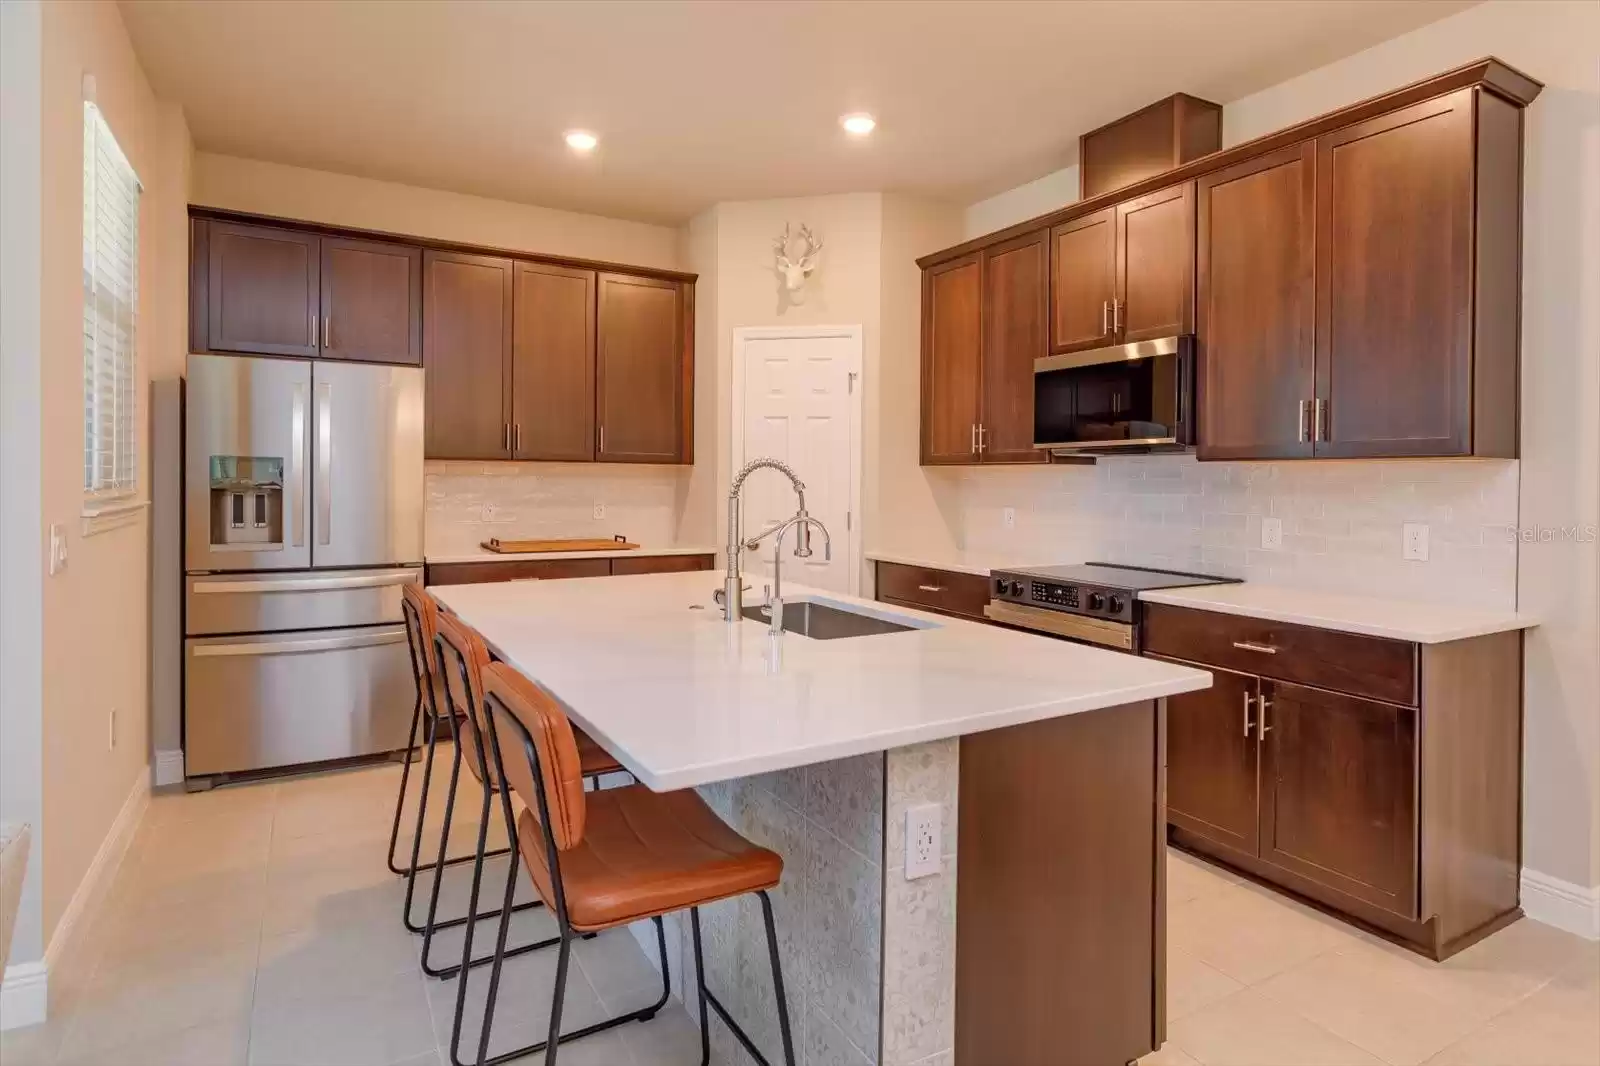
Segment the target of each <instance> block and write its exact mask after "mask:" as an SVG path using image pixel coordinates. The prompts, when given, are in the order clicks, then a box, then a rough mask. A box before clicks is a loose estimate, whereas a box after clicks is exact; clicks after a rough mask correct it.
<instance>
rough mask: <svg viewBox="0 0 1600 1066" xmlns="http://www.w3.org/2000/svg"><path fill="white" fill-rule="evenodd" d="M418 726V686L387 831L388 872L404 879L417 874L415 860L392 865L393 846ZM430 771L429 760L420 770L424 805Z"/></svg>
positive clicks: (430, 747)
mask: <svg viewBox="0 0 1600 1066" xmlns="http://www.w3.org/2000/svg"><path fill="white" fill-rule="evenodd" d="M420 724H422V689H421V687H420V686H419V687H418V689H417V702H416V704H415V705H414V706H413V707H412V708H411V732H410V733H409V734H407V735H406V760H405V762H404V763H402V764H401V766H400V795H399V796H397V797H396V798H395V801H394V825H393V827H392V828H390V830H389V872H390V873H392V874H394V875H395V876H397V877H404V876H406V875H407V874H414V873H416V872H417V859H416V856H414V855H413V856H412V858H411V866H410V867H409V868H408V869H404V870H403V869H401V868H400V867H398V866H396V865H395V864H394V846H395V844H396V843H398V842H399V840H400V815H401V813H402V812H403V811H404V810H405V806H406V785H407V784H409V783H410V781H411V753H412V752H413V751H415V750H416V749H417V726H419V725H420ZM428 754H429V755H430V756H431V755H432V754H433V745H432V743H431V742H430V743H429V745H428ZM430 769H432V762H431V760H430V761H429V762H428V763H427V764H425V765H424V766H423V769H422V796H421V798H420V800H419V802H420V803H422V804H426V803H427V801H428V771H429V770H430ZM417 830H418V833H419V834H420V832H421V830H422V811H421V810H418V811H417Z"/></svg>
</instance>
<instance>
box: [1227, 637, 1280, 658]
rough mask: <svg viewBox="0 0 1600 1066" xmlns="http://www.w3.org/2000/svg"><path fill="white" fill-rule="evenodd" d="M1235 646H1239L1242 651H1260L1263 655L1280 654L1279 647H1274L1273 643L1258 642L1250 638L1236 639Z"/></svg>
mask: <svg viewBox="0 0 1600 1066" xmlns="http://www.w3.org/2000/svg"><path fill="white" fill-rule="evenodd" d="M1233 646H1234V647H1235V648H1238V649H1239V650H1240V651H1259V652H1260V653H1261V654H1263V655H1276V654H1278V649H1277V648H1274V647H1273V646H1272V645H1271V644H1257V643H1255V642H1254V641H1249V640H1236V641H1234V642H1233Z"/></svg>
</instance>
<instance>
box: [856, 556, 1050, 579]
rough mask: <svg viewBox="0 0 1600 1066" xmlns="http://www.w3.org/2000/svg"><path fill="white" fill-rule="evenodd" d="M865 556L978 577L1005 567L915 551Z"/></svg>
mask: <svg viewBox="0 0 1600 1066" xmlns="http://www.w3.org/2000/svg"><path fill="white" fill-rule="evenodd" d="M866 556H867V558H868V559H870V560H872V561H873V562H875V563H899V564H901V565H902V566H922V567H926V568H928V569H929V570H949V571H951V572H952V573H956V574H977V575H978V576H979V577H988V576H989V571H990V570H1004V569H1006V565H1003V564H999V563H995V564H993V565H991V561H990V560H976V559H970V558H966V557H962V558H959V559H953V560H952V559H948V558H944V559H940V558H935V557H933V556H931V555H924V554H919V553H916V552H899V551H878V550H870V551H868V552H867V553H866ZM1041 565H1043V564H1041Z"/></svg>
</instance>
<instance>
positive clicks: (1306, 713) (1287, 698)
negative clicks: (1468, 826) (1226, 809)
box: [1261, 681, 1417, 918]
mask: <svg viewBox="0 0 1600 1066" xmlns="http://www.w3.org/2000/svg"><path fill="white" fill-rule="evenodd" d="M1262 696H1263V697H1264V706H1263V709H1262V711H1261V713H1262V714H1263V715H1264V717H1265V726H1266V730H1267V732H1266V736H1265V740H1264V742H1263V752H1262V759H1263V762H1262V766H1261V858H1263V859H1265V860H1266V861H1268V862H1271V863H1274V864H1275V865H1278V866H1281V867H1283V868H1284V869H1286V870H1290V871H1292V872H1294V873H1297V874H1300V875H1301V876H1303V877H1308V878H1310V879H1312V880H1314V881H1317V882H1318V883H1320V884H1324V885H1327V886H1328V887H1330V888H1333V889H1336V890H1338V891H1340V892H1344V893H1347V894H1349V895H1352V896H1355V897H1357V898H1359V899H1364V900H1367V901H1368V902H1371V903H1375V904H1377V905H1378V906H1380V907H1384V908H1386V909H1387V910H1390V911H1393V912H1394V913H1396V914H1399V915H1402V916H1404V917H1408V918H1410V917H1415V916H1416V913H1417V822H1416V787H1417V743H1416V741H1417V720H1416V715H1417V712H1416V710H1415V709H1414V708H1411V707H1395V706H1392V705H1390V704H1387V703H1377V702H1374V701H1372V700H1363V699H1357V698H1355V697H1354V696H1341V695H1338V694H1336V693H1332V692H1324V691H1322V690H1321V689H1314V688H1303V687H1301V686H1299V685H1290V684H1286V683H1284V682H1280V681H1269V682H1264V683H1263V684H1262Z"/></svg>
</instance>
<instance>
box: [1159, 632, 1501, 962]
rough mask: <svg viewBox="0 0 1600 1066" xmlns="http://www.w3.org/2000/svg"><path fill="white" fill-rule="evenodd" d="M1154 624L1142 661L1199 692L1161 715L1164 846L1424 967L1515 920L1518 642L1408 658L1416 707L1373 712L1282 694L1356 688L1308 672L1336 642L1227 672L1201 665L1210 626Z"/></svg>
mask: <svg viewBox="0 0 1600 1066" xmlns="http://www.w3.org/2000/svg"><path fill="white" fill-rule="evenodd" d="M1157 617H1160V618H1162V619H1164V620H1163V621H1161V622H1160V623H1159V624H1158V625H1157V626H1156V627H1154V628H1152V629H1151V630H1150V632H1148V633H1147V634H1146V636H1147V637H1149V638H1152V639H1150V640H1149V642H1148V643H1147V647H1159V648H1160V650H1161V652H1162V655H1160V656H1155V657H1157V658H1171V659H1174V660H1176V661H1180V662H1188V663H1192V664H1194V665H1198V666H1201V667H1202V668H1204V669H1208V670H1211V671H1212V677H1213V687H1212V688H1211V689H1209V690H1206V691H1203V692H1193V693H1186V694H1184V695H1182V696H1177V697H1174V698H1173V699H1172V700H1171V701H1170V708H1169V727H1168V728H1169V731H1170V732H1169V737H1170V739H1169V743H1168V748H1167V754H1168V775H1169V781H1170V799H1169V807H1168V814H1167V822H1168V825H1169V826H1170V835H1171V838H1172V840H1173V842H1174V843H1176V844H1178V845H1180V846H1182V847H1185V848H1188V849H1190V850H1192V851H1196V852H1198V853H1200V854H1203V855H1207V856H1209V857H1212V858H1216V859H1220V860H1221V861H1223V862H1225V863H1228V864H1229V865H1231V866H1234V867H1237V868H1239V869H1242V870H1244V871H1245V872H1246V873H1249V874H1251V875H1253V876H1255V877H1257V878H1259V879H1261V880H1263V881H1267V882H1269V883H1272V884H1275V885H1278V886H1280V887H1282V888H1286V889H1289V890H1290V891H1292V892H1294V893H1297V894H1298V895H1300V896H1303V897H1305V898H1306V899H1308V900H1309V901H1311V902H1313V903H1315V904H1317V905H1320V906H1321V907H1323V908H1324V909H1326V910H1330V911H1333V912H1335V913H1337V914H1339V915H1341V916H1343V917H1346V918H1351V919H1354V920H1356V921H1357V922H1359V923H1361V924H1363V925H1365V926H1367V927H1370V928H1372V929H1374V930H1376V931H1379V932H1381V933H1383V934H1385V935H1387V936H1389V937H1390V938H1391V939H1395V940H1398V941H1400V942H1402V943H1404V944H1406V945H1407V946H1409V947H1411V948H1413V949H1415V950H1418V951H1421V952H1423V953H1424V954H1427V955H1429V956H1431V957H1433V958H1436V959H1440V958H1445V957H1447V956H1449V955H1451V954H1454V953H1455V952H1457V951H1460V950H1461V949H1462V948H1464V947H1467V946H1469V945H1470V944H1472V943H1474V942H1475V941H1476V940H1478V939H1479V938H1481V937H1483V936H1486V935H1488V934H1489V933H1491V932H1493V931H1494V930H1496V929H1498V928H1500V927H1501V926H1503V925H1505V924H1507V923H1509V922H1512V921H1515V920H1516V919H1517V918H1518V917H1520V915H1521V913H1522V912H1521V910H1520V909H1519V906H1518V903H1519V891H1520V873H1521V869H1520V865H1521V836H1520V833H1521V796H1522V750H1521V736H1522V634H1521V633H1520V632H1509V633H1496V634H1491V635H1488V636H1482V637H1474V638H1471V639H1467V640H1458V641H1452V642H1450V643H1446V644H1424V645H1407V647H1409V648H1410V654H1412V655H1414V656H1415V658H1416V674H1417V679H1416V681H1415V684H1414V687H1413V686H1412V683H1411V682H1410V681H1408V682H1407V683H1406V685H1405V686H1402V687H1400V688H1399V691H1414V692H1416V696H1415V697H1413V698H1412V699H1410V700H1408V701H1403V702H1402V701H1394V702H1387V701H1382V700H1375V699H1370V698H1367V697H1366V696H1364V695H1357V694H1353V693H1350V692H1335V691H1331V690H1329V689H1325V688H1318V687H1313V686H1310V685H1304V684H1297V683H1294V682H1291V681H1288V680H1284V678H1285V677H1298V676H1303V675H1304V674H1305V673H1308V672H1312V671H1313V670H1318V671H1321V676H1325V677H1329V678H1336V677H1345V676H1349V677H1351V678H1352V680H1351V687H1371V686H1372V684H1373V682H1372V679H1371V677H1370V676H1369V677H1367V678H1365V679H1363V678H1361V677H1359V676H1357V674H1356V673H1353V672H1351V671H1350V670H1349V669H1348V667H1349V664H1348V663H1345V664H1339V663H1328V662H1322V663H1321V664H1320V665H1317V666H1313V665H1312V663H1311V657H1312V653H1313V651H1314V650H1320V652H1323V653H1325V652H1327V651H1328V649H1329V648H1331V647H1338V646H1340V645H1339V643H1338V642H1334V643H1326V642H1323V643H1319V642H1316V641H1308V640H1305V639H1303V638H1302V639H1297V640H1295V641H1290V640H1284V641H1282V642H1281V643H1280V644H1278V645H1277V646H1276V647H1275V650H1274V651H1273V652H1272V653H1271V654H1266V655H1262V659H1263V662H1262V664H1261V665H1260V666H1258V667H1257V668H1256V669H1257V673H1255V674H1240V673H1236V672H1233V671H1231V670H1226V669H1223V668H1220V667H1219V666H1217V665H1216V664H1215V662H1214V661H1213V656H1214V655H1215V654H1216V642H1215V640H1214V638H1215V636H1216V632H1215V631H1216V627H1215V626H1213V625H1211V624H1210V623H1209V622H1207V621H1206V620H1207V619H1212V618H1216V617H1219V616H1216V615H1211V614H1209V613H1208V612H1201V611H1190V610H1186V609H1183V608H1173V607H1164V608H1162V609H1161V610H1160V611H1159V612H1154V613H1153V614H1152V615H1150V616H1147V621H1148V620H1150V619H1151V618H1157ZM1235 621H1237V622H1238V623H1239V624H1241V625H1247V624H1252V620H1249V619H1237V620H1235ZM1259 624H1262V625H1274V623H1259ZM1296 628H1304V627H1296ZM1228 635H1229V634H1227V633H1224V634H1223V636H1228ZM1232 635H1239V634H1232ZM1280 635H1281V634H1280ZM1328 636H1329V637H1337V638H1340V640H1342V641H1356V642H1360V641H1373V640H1375V639H1376V638H1370V637H1355V636H1352V635H1350V634H1333V633H1330V634H1328ZM1242 643H1244V644H1246V645H1252V644H1254V645H1255V646H1256V647H1258V648H1266V647H1272V646H1273V645H1268V644H1265V643H1261V642H1258V641H1242ZM1383 643H1394V642H1392V641H1390V642H1383ZM1230 646H1231V647H1237V646H1238V645H1237V644H1231V642H1230ZM1352 646H1354V647H1356V648H1358V649H1359V648H1360V645H1359V643H1357V644H1355V645H1352ZM1380 658H1381V657H1380ZM1386 685H1388V682H1387V681H1385V682H1382V683H1380V684H1379V685H1378V687H1384V686H1386ZM1252 697H1253V698H1252ZM1251 733H1253V734H1254V736H1253V738H1252V737H1251V736H1250V735H1249V734H1251Z"/></svg>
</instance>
